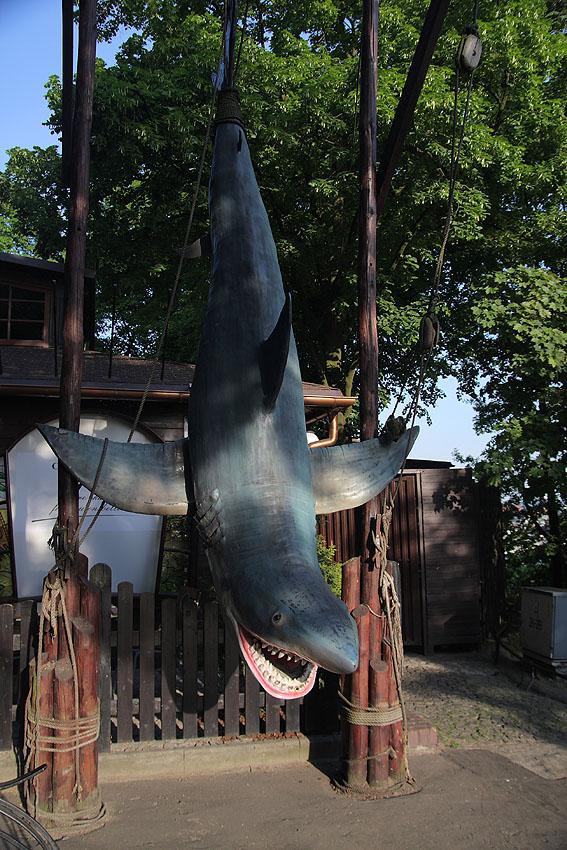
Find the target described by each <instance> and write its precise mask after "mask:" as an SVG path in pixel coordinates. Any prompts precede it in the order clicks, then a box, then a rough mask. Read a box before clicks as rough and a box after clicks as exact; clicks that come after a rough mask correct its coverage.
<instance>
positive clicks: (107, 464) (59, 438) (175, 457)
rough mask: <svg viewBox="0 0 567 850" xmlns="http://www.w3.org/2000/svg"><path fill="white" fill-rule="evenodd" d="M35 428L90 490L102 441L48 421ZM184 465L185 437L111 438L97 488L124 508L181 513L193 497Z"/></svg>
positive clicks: (101, 495) (104, 497) (186, 456)
mask: <svg viewBox="0 0 567 850" xmlns="http://www.w3.org/2000/svg"><path fill="white" fill-rule="evenodd" d="M36 427H37V429H38V431H39V432H40V433H41V435H42V436H43V437H44V439H45V440H46V441H47V443H48V444H49V446H50V447H51V449H52V450H53V451H54V452H55V454H56V455H57V457H58V458H59V460H60V461H61V463H63V465H64V466H66V467H67V469H68V470H69V472H70V473H71V475H73V476H74V477H75V478H77V479H78V480H79V481H80V482H81V484H84V485H85V487H88V488H89V489H92V488H93V485H94V483H95V478H96V475H97V471H98V470H99V465H100V461H101V457H102V452H103V448H104V442H105V441H104V440H101V439H100V438H98V437H88V436H87V435H86V434H78V433H77V432H76V431H67V430H66V429H65V428H54V427H53V426H52V425H37V426H36ZM188 464H189V452H188V451H187V448H186V440H177V441H176V442H171V443H149V444H146V443H116V442H113V441H111V440H109V441H108V445H107V449H106V454H105V456H104V461H103V463H102V466H101V468H100V472H99V476H98V483H97V487H96V491H95V493H96V495H97V496H99V498H101V499H102V500H103V501H105V502H108V504H109V505H113V506H114V507H116V508H119V509H120V510H123V511H131V512H132V513H138V514H158V515H162V516H163V515H171V516H182V515H184V514H186V513H187V510H188V507H189V503H190V502H191V501H193V497H192V495H191V497H190V498H189V496H188V494H187V491H186V486H185V482H186V480H187V481H189V482H191V473H190V470H189V467H188ZM186 476H187V477H186Z"/></svg>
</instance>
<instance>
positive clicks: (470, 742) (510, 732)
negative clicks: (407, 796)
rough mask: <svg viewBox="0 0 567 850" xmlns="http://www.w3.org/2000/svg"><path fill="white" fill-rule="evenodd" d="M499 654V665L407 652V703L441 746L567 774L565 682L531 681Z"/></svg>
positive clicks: (476, 656)
mask: <svg viewBox="0 0 567 850" xmlns="http://www.w3.org/2000/svg"><path fill="white" fill-rule="evenodd" d="M502 662H503V663H502V665H501V666H500V667H498V668H497V667H495V666H494V664H493V663H492V661H491V660H490V658H489V657H488V656H486V655H483V654H480V653H473V652H471V653H459V654H455V653H451V654H444V655H435V656H432V657H429V658H424V657H423V656H419V655H406V659H405V663H404V683H403V684H404V692H405V695H406V702H407V704H408V707H409V708H411V709H412V710H414V711H415V712H416V713H417V714H421V715H422V716H423V717H426V718H427V719H428V720H429V721H430V722H431V723H432V724H433V725H434V726H435V727H436V729H437V732H438V735H439V742H440V743H441V744H442V745H443V746H444V747H445V748H451V749H457V748H483V749H488V750H490V751H491V752H495V753H498V754H499V755H503V756H506V757H507V758H509V759H511V760H512V761H514V762H516V763H517V764H520V765H523V766H524V767H526V768H528V769H529V770H531V771H533V772H534V773H536V774H537V775H539V776H541V777H543V778H548V779H560V778H564V777H567V682H565V681H561V680H558V679H555V680H549V679H545V678H538V679H536V680H535V681H534V682H532V683H531V685H530V676H529V675H528V674H524V676H523V678H522V672H521V668H520V667H519V665H518V664H514V663H513V662H512V661H507V660H506V659H502ZM518 683H521V684H522V686H523V687H519V686H518ZM527 686H530V689H529V690H526V687H527ZM536 688H538V689H539V690H541V691H543V692H545V693H546V694H549V695H550V696H545V695H543V694H542V693H538V692H537V691H536V690H535V689H536ZM566 850H567V845H566Z"/></svg>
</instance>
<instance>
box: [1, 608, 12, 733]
mask: <svg viewBox="0 0 567 850" xmlns="http://www.w3.org/2000/svg"><path fill="white" fill-rule="evenodd" d="M13 635H14V606H13V605H8V604H3V605H0V750H10V749H12V698H13V679H12V645H13V639H14V638H13Z"/></svg>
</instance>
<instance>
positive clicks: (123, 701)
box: [116, 581, 134, 744]
mask: <svg viewBox="0 0 567 850" xmlns="http://www.w3.org/2000/svg"><path fill="white" fill-rule="evenodd" d="M133 628H134V601H133V596H132V583H131V582H129V581H122V582H120V584H119V585H118V652H117V661H116V696H117V701H118V704H117V707H116V719H117V733H116V740H117V742H118V743H119V744H122V743H125V742H126V741H131V740H132V737H133V728H132V725H133V724H132V708H133V706H132V697H133V683H134V676H133V673H134V670H133V666H134V665H133V634H132V632H133Z"/></svg>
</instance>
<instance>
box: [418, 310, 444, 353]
mask: <svg viewBox="0 0 567 850" xmlns="http://www.w3.org/2000/svg"><path fill="white" fill-rule="evenodd" d="M440 332H441V327H440V325H439V319H438V318H437V316H436V315H435V314H434V313H433V314H430V313H428V314H427V315H426V316H424V317H423V318H422V320H421V322H420V325H419V347H420V348H421V350H422V351H431V349H433V348H435V346H436V345H437V344H438V343H439V335H440Z"/></svg>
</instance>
